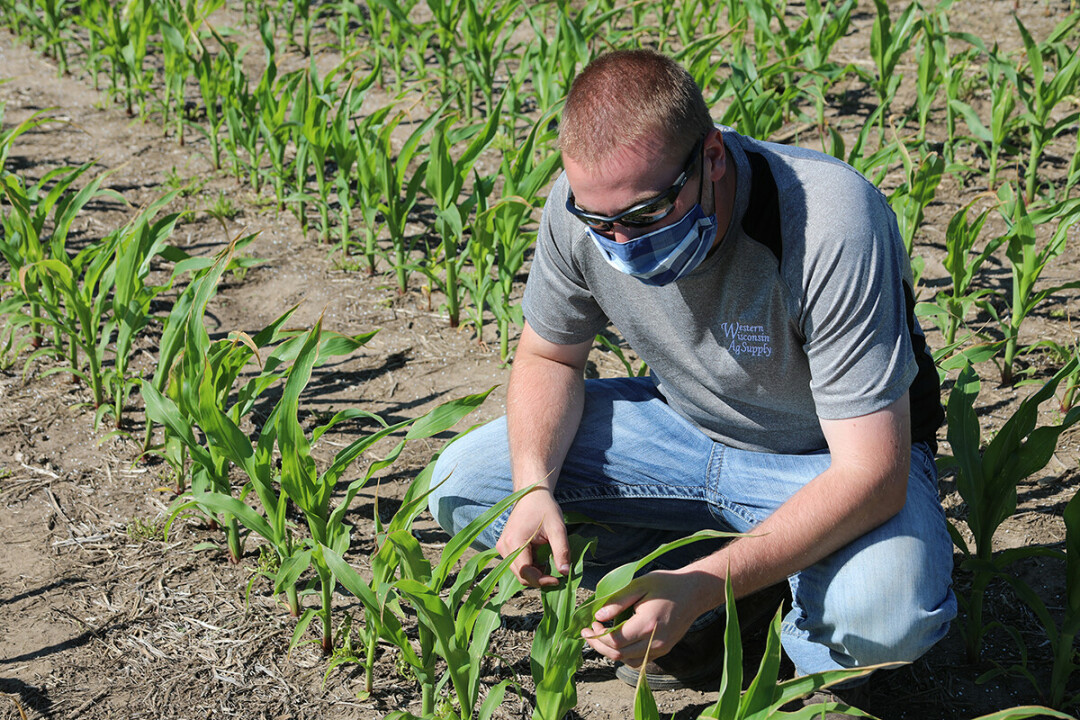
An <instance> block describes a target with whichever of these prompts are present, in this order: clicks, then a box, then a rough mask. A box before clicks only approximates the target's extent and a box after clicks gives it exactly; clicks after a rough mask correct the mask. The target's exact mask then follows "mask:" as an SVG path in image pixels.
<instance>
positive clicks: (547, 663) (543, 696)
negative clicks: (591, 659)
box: [529, 535, 595, 720]
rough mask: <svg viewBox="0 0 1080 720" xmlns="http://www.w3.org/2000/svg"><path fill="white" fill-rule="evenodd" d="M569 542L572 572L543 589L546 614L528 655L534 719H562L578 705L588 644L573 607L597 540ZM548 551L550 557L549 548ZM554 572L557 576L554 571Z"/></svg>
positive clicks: (575, 538) (576, 537) (573, 538)
mask: <svg viewBox="0 0 1080 720" xmlns="http://www.w3.org/2000/svg"><path fill="white" fill-rule="evenodd" d="M569 542H570V558H571V560H572V562H571V564H570V572H569V573H567V574H566V576H565V577H561V578H560V581H559V584H558V585H554V586H548V587H542V588H541V589H540V602H541V604H542V605H543V608H544V612H543V615H542V616H541V618H540V624H539V625H538V626H537V628H536V632H535V633H534V634H533V644H532V651H531V652H530V655H529V665H530V667H531V669H532V677H533V683H534V685H535V687H536V706H535V708H534V709H533V720H561V719H562V718H563V717H565V716H566V713H568V712H569V711H570V710H571V709H573V708H574V706H575V705H577V685H576V684H575V682H574V675H575V673H577V671H578V669H579V668H581V663H582V662H583V661H584V657H583V656H582V654H581V651H582V648H584V646H585V641H584V640H583V639H582V637H581V628H577V627H576V626H574V625H573V623H574V618H575V615H574V608H575V606H576V604H577V591H578V588H579V587H580V586H581V580H582V577H583V576H584V573H585V554H586V553H587V552H591V551H592V544H593V543H594V542H595V541H594V540H586V539H585V538H583V537H582V536H580V535H571V536H570V537H569ZM547 550H548V552H547V555H548V556H550V549H547ZM541 562H542V560H541ZM552 572H554V573H556V575H558V573H557V571H556V570H555V569H554V568H553V569H552ZM575 629H576V630H577V632H576V633H575V632H574V630H575Z"/></svg>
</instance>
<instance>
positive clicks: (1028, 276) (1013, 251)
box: [985, 185, 1080, 385]
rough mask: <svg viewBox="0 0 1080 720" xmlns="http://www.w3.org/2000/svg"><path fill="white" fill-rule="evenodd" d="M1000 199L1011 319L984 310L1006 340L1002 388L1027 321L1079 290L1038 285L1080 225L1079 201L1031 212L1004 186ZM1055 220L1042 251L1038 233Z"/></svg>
mask: <svg viewBox="0 0 1080 720" xmlns="http://www.w3.org/2000/svg"><path fill="white" fill-rule="evenodd" d="M998 197H999V198H1000V199H1001V206H1000V210H1001V213H1002V215H1003V216H1004V218H1005V221H1006V223H1008V225H1009V228H1008V230H1007V232H1006V242H1007V245H1006V251H1005V252H1006V255H1007V256H1008V258H1009V262H1010V264H1011V271H1012V293H1011V298H1010V302H1009V317H1008V318H1007V319H1004V320H1003V319H1001V318H1000V317H998V314H997V311H996V310H995V309H994V307H993V306H992V305H990V304H986V305H985V307H986V308H987V309H988V310H989V311H990V312H991V314H992V315H993V316H994V318H995V320H997V322H998V325H999V327H1000V328H1001V330H1002V334H1003V335H1004V338H1005V354H1004V357H1003V358H1002V362H1001V382H1002V384H1003V385H1010V384H1012V382H1013V363H1014V361H1015V358H1016V355H1017V353H1018V351H1019V349H1020V326H1021V324H1022V323H1023V321H1024V318H1026V317H1027V316H1028V315H1029V314H1030V313H1031V312H1032V311H1033V310H1034V309H1035V308H1036V307H1037V306H1038V305H1040V304H1041V303H1042V302H1043V301H1045V300H1046V299H1047V298H1048V297H1050V296H1051V295H1053V294H1055V293H1058V292H1060V291H1062V290H1067V289H1075V288H1080V281H1077V280H1074V281H1072V282H1067V283H1062V284H1061V285H1056V286H1053V287H1049V288H1044V289H1042V290H1036V289H1035V284H1036V283H1037V282H1038V281H1039V277H1040V276H1041V275H1042V272H1043V270H1045V269H1046V266H1047V264H1048V263H1049V262H1050V261H1051V260H1052V259H1053V258H1055V257H1057V256H1058V255H1060V254H1061V253H1062V252H1063V251H1064V250H1065V242H1066V235H1067V234H1068V231H1069V229H1070V228H1071V227H1072V226H1073V225H1075V224H1076V223H1077V222H1078V221H1080V199H1073V200H1066V201H1064V202H1061V203H1058V204H1057V205H1054V206H1052V207H1049V208H1043V209H1039V210H1036V211H1034V212H1030V211H1028V209H1027V205H1026V203H1025V202H1024V199H1023V197H1021V196H1020V195H1018V194H1016V193H1014V192H1013V189H1012V186H1011V185H1003V186H1002V188H1001V191H1000V192H999V193H998ZM1055 220H1056V221H1057V227H1056V228H1055V229H1054V231H1053V233H1052V235H1051V237H1050V240H1049V242H1047V243H1046V245H1044V246H1043V247H1042V248H1039V247H1038V243H1037V241H1036V237H1035V229H1036V228H1037V227H1040V226H1042V225H1044V224H1046V223H1051V222H1054V221H1055Z"/></svg>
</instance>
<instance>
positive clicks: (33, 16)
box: [15, 0, 78, 76]
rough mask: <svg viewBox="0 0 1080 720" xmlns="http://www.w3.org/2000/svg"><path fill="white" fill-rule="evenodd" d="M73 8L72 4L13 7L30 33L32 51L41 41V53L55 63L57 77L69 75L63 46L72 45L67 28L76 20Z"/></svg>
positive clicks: (47, 0)
mask: <svg viewBox="0 0 1080 720" xmlns="http://www.w3.org/2000/svg"><path fill="white" fill-rule="evenodd" d="M76 4H78V3H77V2H76V1H75V0H33V2H19V3H17V4H16V5H15V12H17V13H21V14H22V20H23V21H25V23H26V26H27V27H28V28H29V30H30V33H31V38H32V40H31V47H33V45H34V40H35V39H37V38H41V39H42V40H43V41H44V47H43V48H42V52H43V53H44V54H45V55H46V56H47V57H51V58H52V59H53V60H55V61H56V66H57V67H56V72H57V75H58V76H60V75H66V74H67V72H68V57H67V49H66V46H67V44H68V43H70V42H71V41H72V37H71V33H70V31H69V28H70V26H71V24H72V21H73V18H74V16H75V12H74V11H73V8H72V6H73V5H76Z"/></svg>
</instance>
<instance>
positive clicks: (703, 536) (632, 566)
mask: <svg viewBox="0 0 1080 720" xmlns="http://www.w3.org/2000/svg"><path fill="white" fill-rule="evenodd" d="M492 519H493V520H494V518H492ZM736 537H744V536H743V535H740V534H739V533H731V532H723V531H720V530H699V531H697V532H696V533H694V534H692V535H688V536H687V537H684V538H680V539H678V540H673V541H672V542H669V543H664V544H663V545H661V546H660V547H658V548H656V549H655V550H653V551H652V552H651V553H649V554H648V555H646V556H645V557H643V558H641V559H640V560H637V561H634V562H630V563H626V564H625V565H620V566H619V567H617V568H615V569H614V570H612V571H611V572H609V573H608V574H607V575H605V576H604V577H602V578H601V579H600V582H598V583H597V584H596V592H595V594H594V595H593V597H592V598H591V599H590V600H589V601H588V602H586V603H584V604H582V605H581V607H579V608H578V609H577V611H576V612H575V614H574V620H573V622H572V623H571V626H572V627H579V628H584V627H586V626H587V625H589V624H590V623H591V622H592V618H593V616H594V615H595V614H596V611H597V610H599V609H600V608H601V607H603V605H604V604H605V603H607V602H608V601H609V600H610V599H611V598H612V597H613V596H614V595H616V594H618V593H620V592H622V591H623V589H625V588H626V587H627V586H628V585H629V584H630V583H631V582H632V581H633V579H634V576H635V575H636V574H637V573H638V571H640V570H641V569H642V568H644V567H645V566H646V565H648V564H649V563H651V562H652V561H653V560H655V559H656V558H658V557H660V556H661V555H663V554H664V553H666V552H669V551H671V550H675V549H676V548H680V547H683V546H684V545H689V544H690V543H694V542H697V541H699V540H709V539H717V538H736Z"/></svg>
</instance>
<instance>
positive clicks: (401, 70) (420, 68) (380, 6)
mask: <svg viewBox="0 0 1080 720" xmlns="http://www.w3.org/2000/svg"><path fill="white" fill-rule="evenodd" d="M416 2H417V0H409V1H408V2H391V0H372V1H371V2H370V3H368V12H366V13H361V14H362V17H361V18H360V24H361V26H362V27H363V28H364V29H365V30H366V32H367V34H368V38H369V40H370V44H371V50H372V52H374V54H375V57H374V58H373V59H372V62H371V64H372V65H373V66H377V67H378V68H379V73H378V77H379V79H378V83H379V85H380V86H385V85H386V84H387V83H386V71H387V70H393V72H394V89H395V91H396V92H398V93H400V92H401V91H402V88H403V87H404V82H405V78H406V77H407V76H413V77H415V78H416V79H418V80H423V79H424V78H425V77H426V74H427V69H426V63H425V61H424V54H425V53H424V51H425V50H426V48H427V47H428V45H429V44H430V41H431V37H432V35H434V34H435V32H436V29H435V27H433V25H434V24H433V23H413V22H412V21H411V20H410V19H409V12H410V11H411V10H412V7H413V6H414V5H415V4H416ZM406 58H411V61H412V67H411V68H407V67H406V64H405V60H406ZM410 70H411V72H410Z"/></svg>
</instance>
